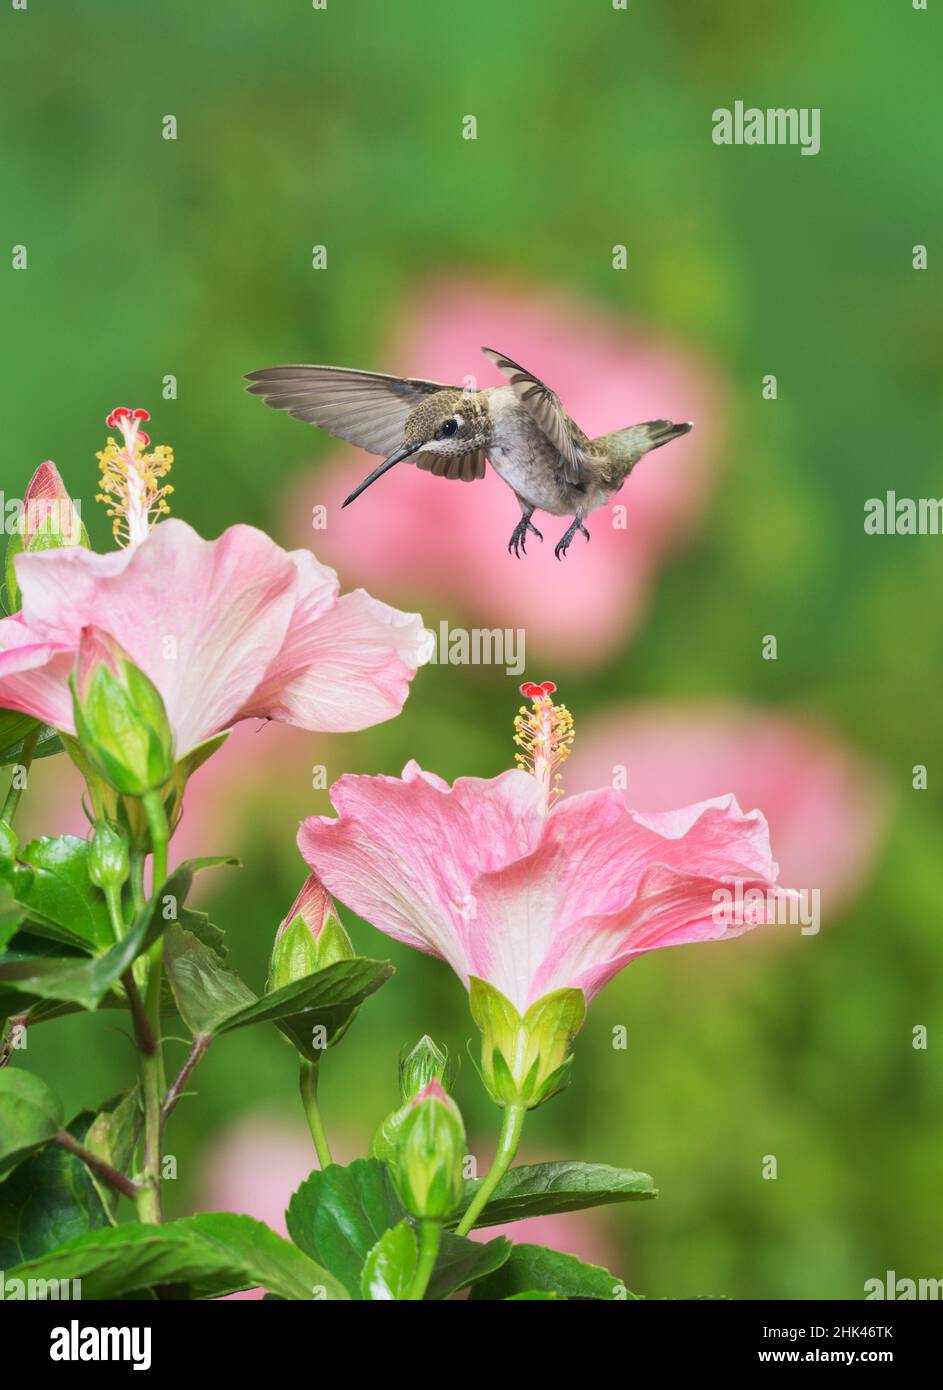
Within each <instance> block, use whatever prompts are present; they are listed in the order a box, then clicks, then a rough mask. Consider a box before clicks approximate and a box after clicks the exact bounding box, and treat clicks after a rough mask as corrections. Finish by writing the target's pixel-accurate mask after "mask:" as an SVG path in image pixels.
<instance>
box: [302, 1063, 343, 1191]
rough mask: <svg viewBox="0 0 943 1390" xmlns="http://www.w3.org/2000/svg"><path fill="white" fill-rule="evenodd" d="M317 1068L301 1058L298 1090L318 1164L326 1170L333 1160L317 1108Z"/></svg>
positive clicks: (315, 1064) (316, 1065) (316, 1064)
mask: <svg viewBox="0 0 943 1390" xmlns="http://www.w3.org/2000/svg"><path fill="white" fill-rule="evenodd" d="M318 1066H319V1063H317V1062H309V1061H308V1059H307V1058H306V1057H302V1059H301V1071H300V1074H299V1077H298V1088H299V1090H300V1091H301V1103H302V1105H303V1106H304V1109H305V1115H306V1116H307V1119H308V1128H309V1129H310V1131H311V1138H312V1139H313V1140H314V1148H315V1152H316V1153H317V1155H318V1163H319V1164H320V1165H321V1167H322V1168H326V1167H327V1166H328V1164H330V1163H333V1162H334V1160H333V1158H331V1146H330V1144H329V1143H328V1142H327V1131H326V1130H325V1128H324V1121H323V1120H322V1119H321V1111H320V1109H319V1107H318Z"/></svg>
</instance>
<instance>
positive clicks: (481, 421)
mask: <svg viewBox="0 0 943 1390" xmlns="http://www.w3.org/2000/svg"><path fill="white" fill-rule="evenodd" d="M487 431H488V414H487V409H486V408H485V407H484V406H483V405H482V404H481V398H480V397H479V396H478V394H477V393H476V392H474V391H461V390H459V388H458V387H455V386H450V387H447V388H446V389H445V390H444V391H435V392H433V393H432V395H430V396H427V397H426V399H425V400H423V401H420V402H419V404H418V405H417V406H415V407H414V408H413V409H412V410H411V411H410V412H409V414H408V415H407V417H406V422H405V424H404V425H403V442H402V444H401V446H400V447H399V448H398V449H397V450H396V452H395V453H393V454H390V456H389V458H388V459H384V460H383V462H382V463H381V464H380V466H379V467H378V468H375V469H374V470H373V472H372V473H370V474H368V476H367V477H366V478H364V480H363V482H362V483H361V484H360V485H359V486H358V487H355V488H354V490H353V492H352V493H351V494H350V496H349V497H348V498H346V500H345V501H344V503H343V505H344V506H345V507H346V506H347V505H348V503H350V502H353V500H354V499H355V498H356V497H359V496H360V494H361V493H362V492H363V491H364V489H365V488H368V487H369V486H370V485H371V483H375V482H376V480H377V478H382V477H383V474H384V473H387V472H388V471H389V470H390V469H391V468H392V467H393V466H394V464H397V463H401V462H402V461H403V459H408V458H409V457H410V456H411V455H412V454H418V453H420V452H422V453H423V454H438V455H440V456H441V457H444V458H460V457H461V456H462V455H463V454H470V453H472V452H473V451H474V450H476V449H483V448H485V447H486V446H487V444H488V442H489V440H488V432H487Z"/></svg>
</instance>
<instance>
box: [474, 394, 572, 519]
mask: <svg viewBox="0 0 943 1390" xmlns="http://www.w3.org/2000/svg"><path fill="white" fill-rule="evenodd" d="M488 407H489V412H490V415H491V425H492V438H491V444H490V445H489V447H488V458H489V459H490V460H491V466H492V468H493V469H494V471H495V472H496V473H497V475H498V477H499V478H502V479H503V480H504V482H506V483H507V485H508V487H511V488H513V489H514V491H515V492H516V493H517V495H518V496H519V497H522V498H523V499H524V500H525V501H526V502H529V503H530V504H531V506H533V507H539V508H540V510H541V511H545V512H551V513H552V514H554V515H556V516H566V515H567V514H568V513H569V512H570V511H572V507H571V506H570V504H569V499H568V493H569V489H568V488H567V487H566V485H565V484H563V482H562V460H561V459H560V455H559V454H558V453H557V450H556V449H555V448H554V447H553V445H552V444H551V443H550V441H549V439H548V438H547V436H546V435H545V434H544V433H543V431H542V430H541V429H540V428H539V426H538V425H537V424H536V423H535V421H534V419H533V416H532V415H531V414H530V413H529V411H528V410H527V409H526V407H525V406H523V405H521V402H520V401H519V400H518V398H517V396H516V395H515V393H514V391H513V390H512V389H511V387H510V386H497V387H495V388H494V389H493V390H492V391H491V392H490V393H489V401H488Z"/></svg>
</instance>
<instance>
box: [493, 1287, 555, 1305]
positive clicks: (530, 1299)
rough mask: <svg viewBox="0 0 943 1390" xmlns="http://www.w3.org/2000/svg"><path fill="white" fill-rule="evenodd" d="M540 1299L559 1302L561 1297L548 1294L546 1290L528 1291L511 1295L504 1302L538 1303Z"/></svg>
mask: <svg viewBox="0 0 943 1390" xmlns="http://www.w3.org/2000/svg"><path fill="white" fill-rule="evenodd" d="M538 1299H540V1300H541V1301H548V1302H550V1301H554V1300H555V1301H557V1302H559V1299H560V1295H559V1294H558V1293H547V1292H546V1291H545V1290H544V1289H526V1290H525V1292H524V1293H509V1294H508V1296H507V1298H506V1299H504V1302H505V1303H525V1302H526V1303H536V1302H537V1300H538Z"/></svg>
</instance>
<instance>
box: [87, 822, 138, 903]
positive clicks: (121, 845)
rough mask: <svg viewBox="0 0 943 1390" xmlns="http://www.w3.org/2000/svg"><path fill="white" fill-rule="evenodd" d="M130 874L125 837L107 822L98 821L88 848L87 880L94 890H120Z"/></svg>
mask: <svg viewBox="0 0 943 1390" xmlns="http://www.w3.org/2000/svg"><path fill="white" fill-rule="evenodd" d="M130 872H131V861H130V857H129V855H128V839H127V836H126V835H125V834H124V832H123V831H121V830H118V829H116V828H115V827H114V826H113V825H109V824H108V822H107V821H100V822H99V823H98V825H96V826H95V833H94V835H93V836H92V841H91V844H90V845H89V847H88V876H89V878H90V879H91V880H92V882H93V883H94V885H95V887H96V888H118V889H121V888H123V887H124V885H125V884H126V883H127V881H128V876H129V874H130Z"/></svg>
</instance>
